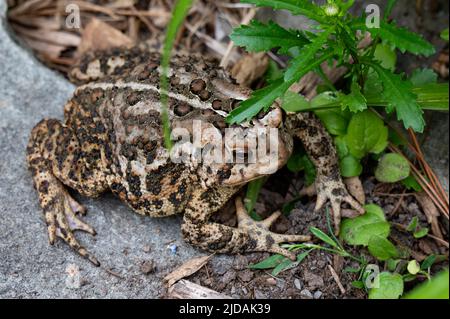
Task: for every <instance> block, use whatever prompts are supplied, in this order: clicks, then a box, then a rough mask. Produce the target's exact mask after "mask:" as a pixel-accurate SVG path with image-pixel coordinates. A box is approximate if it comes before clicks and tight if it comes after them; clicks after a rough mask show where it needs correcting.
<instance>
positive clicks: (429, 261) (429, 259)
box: [420, 255, 437, 270]
mask: <svg viewBox="0 0 450 319" xmlns="http://www.w3.org/2000/svg"><path fill="white" fill-rule="evenodd" d="M436 257H437V256H436V255H430V256H428V257H427V258H425V260H424V261H422V264H421V265H420V269H422V270H427V269H428V268H431V266H433V264H434V263H435V261H436Z"/></svg>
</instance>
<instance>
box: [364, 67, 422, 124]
mask: <svg viewBox="0 0 450 319" xmlns="http://www.w3.org/2000/svg"><path fill="white" fill-rule="evenodd" d="M367 64H368V65H370V67H372V68H373V69H374V70H375V72H377V74H378V76H379V77H380V80H381V82H382V83H383V92H382V93H381V94H382V96H383V98H384V99H385V100H386V101H388V106H387V111H388V112H389V113H390V112H392V111H393V110H395V111H396V112H397V118H398V119H399V120H400V121H403V124H404V126H405V128H407V129H408V128H412V129H414V130H415V131H416V132H420V133H422V132H423V129H424V127H425V120H424V119H423V116H422V114H423V111H422V110H421V108H420V105H419V104H418V103H417V95H415V94H414V93H413V92H412V88H413V85H412V83H411V82H410V81H409V80H403V79H402V77H401V76H400V75H398V74H394V73H392V72H391V71H389V70H387V69H385V68H383V67H381V66H380V65H379V64H377V63H372V62H369V63H367Z"/></svg>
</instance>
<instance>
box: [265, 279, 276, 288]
mask: <svg viewBox="0 0 450 319" xmlns="http://www.w3.org/2000/svg"><path fill="white" fill-rule="evenodd" d="M266 282H267V284H269V285H271V286H275V285H276V284H277V280H276V279H275V278H273V277H269V278H267V279H266Z"/></svg>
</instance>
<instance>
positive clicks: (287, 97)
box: [281, 91, 309, 112]
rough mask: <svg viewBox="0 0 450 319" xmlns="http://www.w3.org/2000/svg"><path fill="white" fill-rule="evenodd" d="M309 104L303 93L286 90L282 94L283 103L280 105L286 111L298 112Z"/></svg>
mask: <svg viewBox="0 0 450 319" xmlns="http://www.w3.org/2000/svg"><path fill="white" fill-rule="evenodd" d="M308 106H309V102H308V101H307V100H306V99H305V97H304V96H303V95H300V94H298V93H295V92H292V91H287V92H286V93H284V96H283V103H282V104H281V107H282V108H283V110H285V111H286V112H299V111H302V110H303V109H305V108H307V107H308Z"/></svg>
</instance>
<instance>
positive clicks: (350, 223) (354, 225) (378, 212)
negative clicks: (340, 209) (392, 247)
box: [341, 204, 390, 246]
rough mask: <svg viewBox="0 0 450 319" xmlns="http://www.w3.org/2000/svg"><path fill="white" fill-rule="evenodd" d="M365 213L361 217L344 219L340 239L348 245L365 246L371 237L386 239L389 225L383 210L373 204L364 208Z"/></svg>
mask: <svg viewBox="0 0 450 319" xmlns="http://www.w3.org/2000/svg"><path fill="white" fill-rule="evenodd" d="M364 207H365V209H366V213H365V214H364V215H362V216H359V217H356V218H353V219H349V218H346V219H344V220H343V221H342V224H341V237H342V239H344V240H345V241H346V242H347V243H348V244H350V245H363V246H367V245H368V244H369V241H370V239H371V238H372V237H373V236H378V237H381V238H387V236H388V235H389V231H390V225H389V223H388V222H387V221H386V218H385V217H384V213H383V210H382V209H381V208H380V207H379V206H377V205H374V204H370V205H366V206H364Z"/></svg>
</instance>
